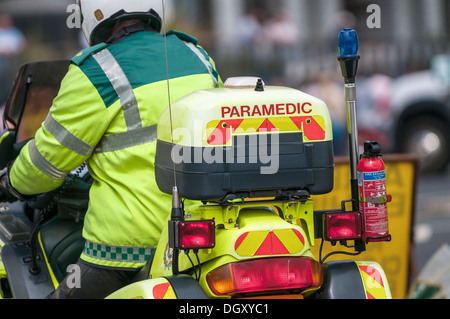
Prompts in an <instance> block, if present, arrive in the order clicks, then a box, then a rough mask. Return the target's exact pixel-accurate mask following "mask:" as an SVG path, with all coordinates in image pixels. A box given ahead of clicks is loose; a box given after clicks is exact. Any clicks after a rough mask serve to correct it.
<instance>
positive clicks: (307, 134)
mask: <svg viewBox="0 0 450 319" xmlns="http://www.w3.org/2000/svg"><path fill="white" fill-rule="evenodd" d="M206 131H207V132H211V133H210V134H209V133H208V134H209V135H208V137H207V141H208V144H209V145H212V146H217V145H226V144H228V143H229V141H230V139H231V136H232V135H242V134H249V133H255V132H256V133H259V132H261V133H262V132H273V131H278V132H303V136H304V139H305V140H306V141H323V140H325V136H326V134H325V119H324V118H323V117H322V116H320V115H311V116H290V117H272V118H264V117H262V118H248V119H226V120H217V121H211V122H209V123H208V124H207V126H206Z"/></svg>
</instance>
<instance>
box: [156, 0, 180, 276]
mask: <svg viewBox="0 0 450 319" xmlns="http://www.w3.org/2000/svg"><path fill="white" fill-rule="evenodd" d="M161 1H162V11H163V17H162V27H163V34H164V50H165V57H166V78H167V95H168V102H169V120H170V135H171V141H172V148H173V146H174V142H173V122H172V102H171V98H170V80H169V58H168V50H167V32H166V1H165V0H161ZM172 164H173V181H174V186H173V188H172V211H171V214H170V220H169V229H168V231H169V247H170V248H172V254H173V255H172V273H173V275H178V274H179V269H178V257H179V248H178V245H177V243H176V237H178V236H177V229H178V223H179V222H180V221H182V220H183V211H182V209H181V202H180V196H179V193H178V187H177V176H176V170H175V162H174V161H172Z"/></svg>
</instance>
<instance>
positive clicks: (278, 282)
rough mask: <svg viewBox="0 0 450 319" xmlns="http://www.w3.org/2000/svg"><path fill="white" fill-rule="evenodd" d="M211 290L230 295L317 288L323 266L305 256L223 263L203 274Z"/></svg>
mask: <svg viewBox="0 0 450 319" xmlns="http://www.w3.org/2000/svg"><path fill="white" fill-rule="evenodd" d="M206 281H207V283H208V286H209V288H210V289H211V291H212V292H213V293H214V294H216V295H218V296H233V295H236V294H245V293H251V292H261V291H276V290H305V289H308V288H319V287H320V286H321V285H322V281H323V269H322V265H321V264H320V263H318V262H317V261H315V260H313V259H310V258H305V257H286V258H268V259H257V260H248V261H242V262H236V263H230V264H226V265H224V266H222V267H219V268H217V269H215V270H213V271H211V272H210V273H208V274H207V275H206Z"/></svg>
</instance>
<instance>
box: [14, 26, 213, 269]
mask: <svg viewBox="0 0 450 319" xmlns="http://www.w3.org/2000/svg"><path fill="white" fill-rule="evenodd" d="M167 49H168V55H167V58H168V62H169V78H170V94H171V101H175V100H177V99H178V98H180V97H182V96H184V95H186V94H188V93H191V92H192V91H195V90H198V89H206V88H212V87H215V86H222V81H221V79H220V77H219V76H218V74H217V72H216V70H215V66H214V62H213V61H212V60H211V59H210V58H209V56H208V55H207V54H206V52H205V51H204V50H203V49H202V48H201V47H198V46H197V45H196V41H195V39H193V38H191V37H189V36H187V35H184V34H181V33H169V34H168V37H167ZM167 105H168V88H167V72H166V61H165V45H164V38H163V37H162V36H161V35H160V34H157V33H153V32H138V33H135V34H132V35H130V36H128V37H127V38H125V39H124V40H122V41H121V42H119V43H117V44H113V45H106V44H100V45H98V46H95V47H92V48H89V49H86V50H84V51H82V52H81V53H79V54H78V55H77V56H76V57H75V58H74V59H72V63H71V65H70V67H69V70H68V73H67V75H66V76H65V78H64V79H63V81H62V83H61V89H60V91H59V93H58V96H57V97H56V98H55V99H54V101H53V106H52V107H51V109H50V112H49V114H48V117H47V119H46V120H45V122H44V123H43V125H42V126H41V128H40V129H39V130H38V131H37V133H36V135H35V139H34V140H32V141H30V142H29V143H28V144H27V145H26V146H25V147H24V148H23V149H22V151H21V154H20V155H19V157H18V158H17V160H16V161H15V163H14V165H13V167H12V170H11V174H10V177H11V183H12V185H13V187H14V188H16V189H17V190H18V191H19V192H20V193H22V194H24V195H31V194H38V193H44V192H48V191H50V190H53V189H55V188H57V187H59V186H60V185H61V184H62V182H63V180H64V178H65V177H66V176H67V174H68V173H69V172H70V171H71V170H72V169H74V168H76V167H78V166H79V165H80V164H81V163H83V162H85V161H87V163H88V166H89V171H90V173H91V175H92V177H93V178H94V183H93V185H92V187H91V190H90V202H89V208H88V212H87V213H86V217H85V221H84V229H83V237H84V238H85V239H86V248H85V250H84V253H83V254H82V258H83V259H85V260H87V261H89V262H92V263H96V264H100V265H105V266H114V267H140V266H142V265H143V263H144V262H145V260H146V259H148V252H149V248H152V247H156V245H157V243H158V240H159V236H160V233H161V231H162V228H163V227H164V225H165V223H166V221H167V217H168V214H169V213H170V209H171V198H170V196H169V195H166V194H163V193H161V192H160V191H159V189H158V187H157V185H156V182H155V175H154V158H155V152H156V128H157V121H158V119H159V116H160V114H161V112H162V111H163V110H164V109H165V108H166V107H167ZM140 252H142V256H141V254H140Z"/></svg>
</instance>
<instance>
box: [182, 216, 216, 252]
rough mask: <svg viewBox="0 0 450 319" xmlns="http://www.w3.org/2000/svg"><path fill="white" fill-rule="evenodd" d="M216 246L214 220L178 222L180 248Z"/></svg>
mask: <svg viewBox="0 0 450 319" xmlns="http://www.w3.org/2000/svg"><path fill="white" fill-rule="evenodd" d="M214 246H215V224H214V221H213V220H196V221H182V222H180V223H179V224H178V247H179V248H180V249H206V248H213V247H214Z"/></svg>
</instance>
